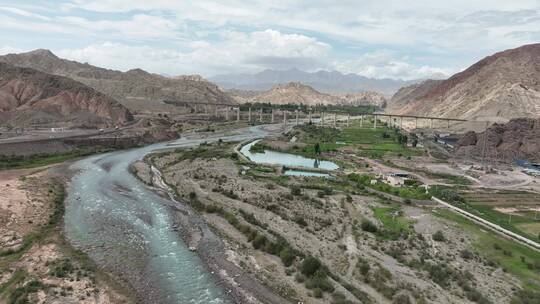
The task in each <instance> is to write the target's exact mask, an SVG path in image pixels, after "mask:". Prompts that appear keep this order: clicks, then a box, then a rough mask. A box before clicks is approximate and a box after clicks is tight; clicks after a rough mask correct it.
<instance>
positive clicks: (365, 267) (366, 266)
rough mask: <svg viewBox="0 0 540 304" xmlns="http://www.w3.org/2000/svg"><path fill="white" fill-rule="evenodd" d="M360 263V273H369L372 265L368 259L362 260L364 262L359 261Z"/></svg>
mask: <svg viewBox="0 0 540 304" xmlns="http://www.w3.org/2000/svg"><path fill="white" fill-rule="evenodd" d="M358 265H359V266H358V268H359V269H360V273H361V274H362V275H366V274H368V272H369V269H370V268H371V267H370V266H369V264H368V263H367V262H366V261H362V262H360V263H358Z"/></svg>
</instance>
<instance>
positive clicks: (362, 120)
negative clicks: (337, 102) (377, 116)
mask: <svg viewBox="0 0 540 304" xmlns="http://www.w3.org/2000/svg"><path fill="white" fill-rule="evenodd" d="M363 127H364V115H361V116H360V128H363Z"/></svg>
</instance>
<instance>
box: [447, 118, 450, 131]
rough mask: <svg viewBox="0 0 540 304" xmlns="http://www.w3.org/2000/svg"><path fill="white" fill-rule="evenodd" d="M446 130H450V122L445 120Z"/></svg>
mask: <svg viewBox="0 0 540 304" xmlns="http://www.w3.org/2000/svg"><path fill="white" fill-rule="evenodd" d="M446 128H447V129H450V120H447V121H446Z"/></svg>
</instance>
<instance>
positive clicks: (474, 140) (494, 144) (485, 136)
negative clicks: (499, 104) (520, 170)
mask: <svg viewBox="0 0 540 304" xmlns="http://www.w3.org/2000/svg"><path fill="white" fill-rule="evenodd" d="M538 151H540V119H532V118H517V119H512V120H510V122H508V123H506V124H497V123H496V124H493V125H492V126H490V127H489V128H488V129H487V130H486V131H485V132H482V133H475V132H468V133H466V134H464V135H463V136H461V138H460V139H459V141H458V143H457V152H458V154H459V155H462V156H466V157H471V156H472V157H483V156H484V155H485V157H486V158H488V159H497V160H518V159H527V160H531V161H540V154H539V153H538Z"/></svg>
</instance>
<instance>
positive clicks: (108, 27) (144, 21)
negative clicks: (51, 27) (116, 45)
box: [58, 14, 182, 39]
mask: <svg viewBox="0 0 540 304" xmlns="http://www.w3.org/2000/svg"><path fill="white" fill-rule="evenodd" d="M58 21H60V22H63V23H65V24H66V25H69V26H76V27H79V28H82V29H85V30H87V31H92V32H94V33H95V34H97V32H100V33H103V32H105V33H107V34H109V35H110V34H112V33H117V34H119V35H121V36H122V37H124V38H136V39H148V38H152V39H159V38H162V39H175V38H176V37H177V36H178V37H179V35H178V34H179V32H178V31H179V30H180V29H181V28H182V27H181V25H179V24H177V23H175V22H173V21H171V20H168V19H166V18H162V17H157V16H151V15H146V14H137V15H134V16H133V17H132V18H130V19H127V20H125V19H124V20H92V21H91V20H88V19H85V18H81V17H75V16H68V17H60V18H58Z"/></svg>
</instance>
